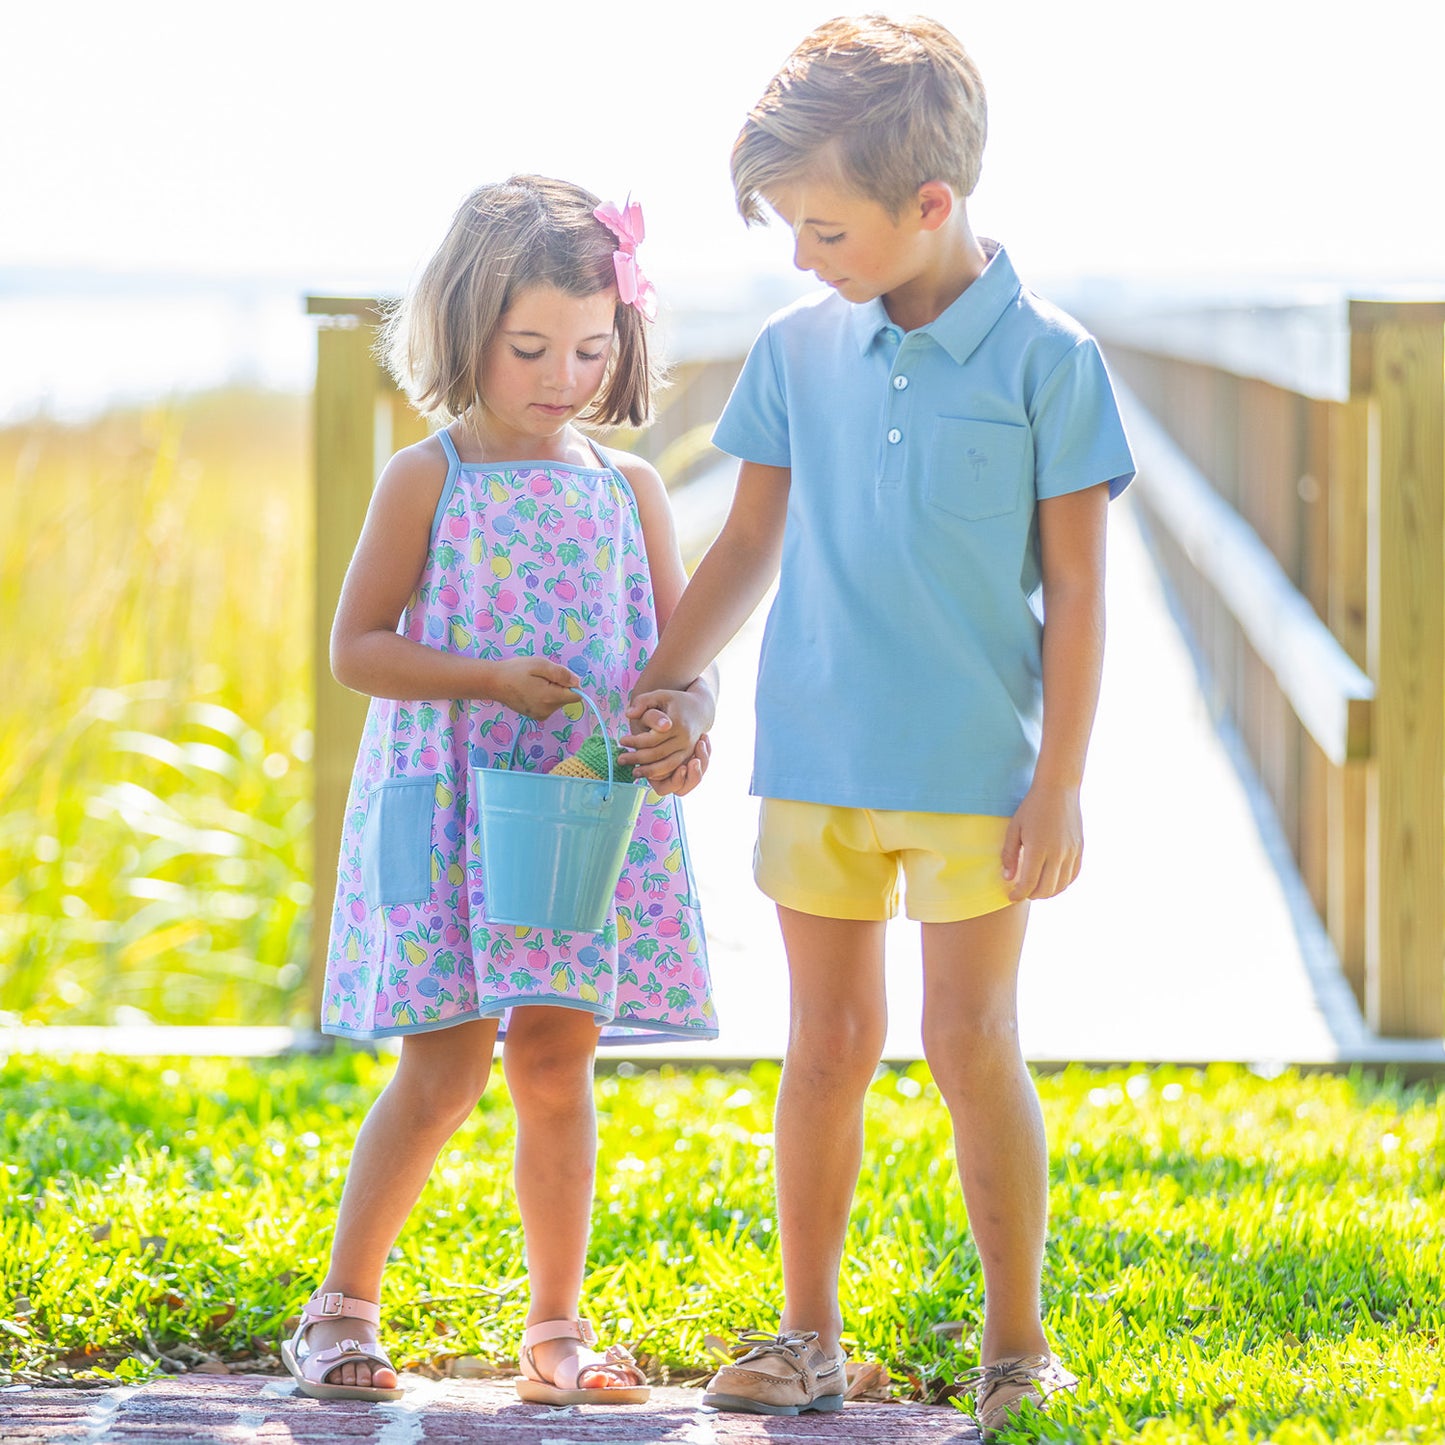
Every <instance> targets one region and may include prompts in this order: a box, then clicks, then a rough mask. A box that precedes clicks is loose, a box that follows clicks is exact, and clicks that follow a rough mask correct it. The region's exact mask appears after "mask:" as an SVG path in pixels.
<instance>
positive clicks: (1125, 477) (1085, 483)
mask: <svg viewBox="0 0 1445 1445" xmlns="http://www.w3.org/2000/svg"><path fill="white" fill-rule="evenodd" d="M1030 420H1031V423H1032V427H1033V433H1034V490H1035V492H1036V493H1037V495H1038V497H1039V498H1040V499H1041V500H1042V499H1043V498H1045V497H1062V496H1065V495H1066V494H1067V493H1069V492H1081V491H1083V490H1084V488H1086V487H1093V486H1097V485H1098V484H1099V483H1100V482H1108V484H1109V497H1110V500H1112V499H1113V498H1115V497H1117V496H1118V495H1119V493H1120V492H1122V491H1123V490H1124V488H1125V487H1127V486H1128V485H1129V483H1130V481H1132V480H1133V477H1134V458H1133V456H1132V455H1131V454H1130V451H1129V442H1128V439H1127V438H1126V437H1125V435H1124V424H1123V422H1122V421H1120V419H1119V407H1118V404H1117V403H1116V402H1115V400H1114V388H1113V386H1112V385H1111V384H1110V382H1109V373H1108V371H1107V370H1105V367H1104V358H1103V357H1102V356H1100V355H1099V348H1098V345H1097V344H1096V343H1095V341H1094V339H1093V338H1092V337H1085V338H1084V339H1083V340H1082V341H1080V342H1079V343H1078V344H1077V345H1076V346H1075V347H1074V349H1073V350H1072V351H1070V352H1069V353H1068V355H1067V356H1065V357H1064V359H1063V360H1062V361H1060V362H1059V364H1058V365H1057V366H1056V367H1055V368H1054V369H1053V371H1052V372H1051V373H1050V374H1049V376H1048V379H1047V380H1046V381H1045V382H1044V384H1043V386H1042V387H1040V388H1039V392H1038V395H1037V396H1035V398H1034V403H1033V409H1032V413H1031V417H1030Z"/></svg>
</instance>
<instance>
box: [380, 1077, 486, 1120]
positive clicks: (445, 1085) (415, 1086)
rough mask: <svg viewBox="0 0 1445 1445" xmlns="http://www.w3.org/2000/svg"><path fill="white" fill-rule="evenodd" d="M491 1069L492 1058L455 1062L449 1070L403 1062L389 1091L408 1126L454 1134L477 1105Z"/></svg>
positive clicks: (388, 1088)
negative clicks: (409, 1064)
mask: <svg viewBox="0 0 1445 1445" xmlns="http://www.w3.org/2000/svg"><path fill="white" fill-rule="evenodd" d="M490 1070H491V1060H490V1059H484V1060H478V1061H476V1062H471V1063H467V1062H463V1063H454V1064H453V1065H452V1066H450V1067H448V1068H445V1069H441V1068H432V1067H425V1066H412V1067H411V1068H407V1067H406V1066H405V1065H404V1064H403V1066H401V1067H399V1068H398V1069H397V1071H396V1074H395V1076H394V1077H393V1079H392V1081H391V1083H390V1084H388V1085H387V1092H388V1093H389V1094H391V1095H392V1097H393V1098H394V1099H395V1101H396V1102H397V1104H399V1105H400V1107H401V1109H402V1111H403V1113H404V1115H405V1118H406V1120H407V1125H408V1127H410V1128H414V1129H416V1130H418V1131H420V1132H423V1133H434V1132H435V1133H444V1134H447V1135H451V1134H453V1133H455V1132H456V1130H457V1129H459V1128H460V1127H461V1126H462V1125H463V1124H464V1123H465V1122H466V1121H467V1119H468V1117H469V1116H470V1115H471V1112H472V1110H473V1109H475V1108H476V1106H477V1101H478V1100H479V1099H480V1098H481V1097H482V1092H483V1091H484V1090H485V1089H486V1087H487V1078H488V1075H489V1073H490Z"/></svg>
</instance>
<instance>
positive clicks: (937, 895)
mask: <svg viewBox="0 0 1445 1445" xmlns="http://www.w3.org/2000/svg"><path fill="white" fill-rule="evenodd" d="M984 133H985V104H984V92H983V86H982V84H981V83H980V80H979V77H978V73H977V71H976V70H975V68H974V66H973V63H972V62H971V61H970V59H969V58H968V56H967V55H966V54H965V53H964V51H963V49H962V48H961V46H960V45H959V43H958V41H957V40H956V39H955V38H954V37H953V36H952V35H951V34H950V33H949V32H948V31H947V30H945V29H944V28H943V27H942V26H940V25H938V24H936V23H934V22H932V21H927V20H912V21H893V20H888V19H885V18H883V17H881V16H873V15H869V16H863V17H853V18H843V19H838V20H833V21H829V22H828V23H827V24H825V25H823V26H820V27H819V28H818V29H817V30H815V31H813V32H812V34H810V35H809V36H807V38H806V39H804V40H803V42H802V44H801V45H799V47H798V48H797V50H795V51H794V53H793V54H792V55H791V56H790V57H789V59H788V61H787V63H786V64H785V65H784V66H783V69H782V70H781V71H780V72H779V73H778V75H777V76H776V77H775V78H774V80H773V81H772V83H771V84H770V85H769V87H768V89H767V91H766V93H765V94H764V96H763V98H762V99H761V100H760V101H759V102H758V104H757V105H756V107H754V109H753V111H752V113H751V115H749V117H748V119H747V122H746V124H745V125H744V126H743V129H742V132H741V134H740V135H739V136H738V139H737V142H736V144H735V146H734V149H733V160H732V166H733V180H734V185H735V188H736V192H737V199H738V207H739V210H740V211H741V212H742V215H743V217H744V218H745V219H746V220H748V221H750V222H751V221H755V220H759V219H762V218H763V216H764V209H763V208H764V207H767V208H769V209H771V210H772V211H774V212H776V213H777V215H778V216H779V217H781V218H782V220H783V221H784V222H785V223H786V224H787V226H788V227H789V228H790V229H791V230H792V232H793V236H794V248H795V250H794V259H795V263H796V264H797V265H798V267H799V268H800V269H803V270H809V271H812V272H814V273H815V274H816V276H817V278H818V279H819V281H821V282H823V284H824V285H825V286H826V287H828V288H829V289H828V290H827V291H825V292H823V293H821V294H815V295H812V296H810V297H808V298H806V299H804V300H802V301H800V302H798V303H797V304H795V305H793V306H790V307H788V308H787V309H785V310H784V311H782V312H780V313H778V314H777V315H776V316H774V317H773V318H772V319H771V320H770V321H769V322H768V323H767V326H766V327H765V329H764V331H763V333H762V335H761V336H760V337H759V338H758V340H757V342H756V343H755V344H754V346H753V348H752V351H751V353H750V355H749V356H748V359H747V362H746V364H745V365H744V367H743V371H742V374H741V376H740V377H739V380H738V382H737V386H736V388H735V390H734V392H733V395H732V397H731V399H730V401H729V402H728V405H727V407H726V409H725V411H724V413H723V416H722V419H721V420H720V421H719V423H718V426H717V431H716V434H715V438H714V440H715V441H716V444H717V445H718V446H719V447H720V448H722V449H723V450H724V451H727V452H730V453H731V454H733V455H735V456H737V457H739V458H740V459H741V461H742V466H741V470H740V473H739V477H738V484H737V492H736V496H735V498H734V500H733V504H732V509H731V512H730V514H729V516H728V519H727V522H726V525H725V526H724V528H723V530H722V532H721V534H720V535H719V537H718V539H717V541H716V543H715V544H714V545H713V547H712V549H711V550H710V551H709V552H708V554H707V556H706V557H705V558H704V559H703V561H702V563H701V564H700V565H699V567H698V569H697V572H696V574H695V576H694V577H693V579H692V581H691V582H690V584H689V585H688V588H687V590H686V593H685V594H684V596H683V598H682V601H681V603H680V605H679V606H678V608H677V610H676V611H675V612H674V614H673V616H672V618H671V620H670V622H669V623H668V627H667V631H666V633H665V635H664V636H663V638H662V640H661V642H660V644H659V646H658V649H657V652H656V654H655V655H654V657H653V659H652V661H651V663H650V664H649V666H648V667H647V668H646V670H645V671H644V673H643V674H642V677H641V679H640V682H639V685H638V690H637V693H636V694H635V696H634V701H633V704H632V707H631V709H630V714H629V715H630V716H632V717H634V718H639V717H641V715H642V713H643V711H644V710H645V709H646V708H647V707H649V706H652V705H655V704H657V703H658V701H659V699H658V698H656V697H653V696H652V695H651V694H652V692H653V691H654V690H658V689H667V688H681V687H684V686H686V684H687V683H689V682H691V680H692V679H693V678H694V677H696V676H698V675H699V674H700V673H701V672H702V671H703V669H704V668H705V667H706V666H707V664H708V663H709V662H710V661H711V660H712V659H713V657H714V656H715V655H716V654H717V652H718V651H719V649H720V648H721V647H722V646H723V644H724V643H725V642H726V641H727V640H728V639H729V638H730V637H731V636H732V635H733V633H734V632H735V631H736V630H737V628H738V627H739V626H740V625H741V624H742V622H743V621H744V620H745V619H746V618H747V616H748V614H749V613H750V612H751V611H752V609H753V608H754V607H755V606H756V604H757V603H758V601H759V600H760V599H761V597H762V596H763V594H764V593H765V591H766V590H767V588H768V586H769V584H770V583H771V582H772V580H773V578H774V576H775V575H777V574H778V572H779V567H780V565H781V575H780V578H779V586H778V594H777V600H776V601H775V603H774V605H773V609H772V612H771V615H770V616H769V618H768V624H767V631H766V635H765V639H764V642H763V650H762V661H761V665H760V669H759V675H758V686H757V753H756V759H755V769H754V775H753V787H752V791H753V792H754V793H756V794H758V795H760V796H761V798H762V800H763V801H762V804H761V816H760V822H759V837H758V844H757V851H756V854H755V864H754V866H755V874H756V878H757V881H758V884H759V886H760V887H761V888H762V889H763V891H764V892H765V893H766V894H768V895H769V897H771V898H772V899H773V900H774V901H775V902H776V903H777V905H778V915H779V919H780V920H781V925H782V932H783V938H784V942H785V945H786V949H787V955H788V967H789V973H790V980H791V1029H790V1034H789V1043H788V1051H787V1058H786V1060H785V1063H784V1069H783V1078H782V1085H781V1089H780V1092H779V1097H778V1108H777V1120H776V1149H777V1192H778V1222H779V1230H780V1241H781V1248H782V1257H783V1273H784V1288H785V1301H784V1305H783V1312H782V1322H781V1327H780V1332H779V1333H778V1334H777V1336H776V1337H773V1338H769V1339H768V1340H767V1341H766V1342H765V1343H763V1344H761V1345H759V1346H758V1348H756V1349H754V1350H753V1351H751V1353H749V1354H748V1355H746V1356H745V1357H744V1358H743V1359H742V1360H740V1361H738V1362H737V1363H736V1364H734V1365H730V1366H728V1367H727V1368H725V1369H723V1370H720V1371H719V1372H718V1373H717V1375H716V1376H715V1377H714V1379H713V1380H712V1382H711V1384H710V1386H709V1390H708V1393H707V1395H706V1397H705V1403H707V1404H710V1405H715V1406H717V1407H718V1408H720V1409H727V1410H744V1411H754V1412H758V1413H764V1414H797V1413H798V1412H799V1411H804V1410H835V1409H839V1408H841V1406H842V1402H843V1392H844V1388H845V1374H844V1370H843V1358H844V1357H843V1354H842V1351H841V1345H840V1336H841V1333H842V1328H843V1321H842V1317H841V1314H840V1311H839V1305H838V1272H839V1268H840V1265H841V1261H842V1253H843V1245H844V1235H845V1231H846V1228H847V1223H848V1213H849V1207H850V1202H851V1199H852V1195H853V1190H854V1187H855V1185H856V1183H857V1176H858V1169H859V1165H860V1160H861V1152H862V1128H863V1101H864V1094H865V1092H866V1091H867V1088H868V1085H869V1083H870V1081H871V1079H872V1077H873V1071H874V1068H875V1066H876V1065H877V1063H878V1059H879V1055H880V1053H881V1050H882V1046H883V1039H884V1031H885V1022H886V1012H885V1010H886V1004H885V999H884V989H883V941H884V926H885V920H886V919H888V918H889V917H890V916H891V915H892V914H893V913H894V912H895V911H896V909H897V904H898V874H899V870H900V868H901V870H902V872H903V875H904V878H905V879H906V883H907V909H908V916H909V917H910V918H915V919H919V920H921V921H922V925H923V966H924V972H925V980H924V984H925V1005H924V1018H923V1045H924V1052H925V1054H926V1056H927V1059H928V1063H929V1066H930V1068H931V1070H932V1074H933V1078H934V1081H935V1082H936V1084H937V1085H938V1088H939V1090H940V1092H941V1094H942V1096H943V1098H944V1101H945V1103H946V1104H947V1107H948V1109H949V1112H950V1115H951V1117H952V1121H953V1126H954V1137H955V1143H956V1147H957V1155H958V1163H959V1170H960V1173H961V1175H962V1183H963V1192H964V1199H965V1202H966V1204H967V1208H968V1218H969V1222H970V1225H971V1227H972V1229H973V1233H974V1238H975V1240H976V1243H977V1246H978V1252H979V1256H980V1259H981V1261H982V1265H983V1272H984V1285H985V1323H984V1330H983V1339H982V1369H981V1371H980V1372H979V1373H978V1379H977V1391H976V1408H977V1411H978V1415H979V1418H980V1421H981V1423H982V1425H983V1427H984V1429H985V1431H986V1432H992V1431H994V1430H996V1429H998V1428H1000V1427H1002V1426H1003V1425H1005V1424H1006V1423H1007V1422H1008V1420H1009V1418H1010V1417H1011V1416H1012V1415H1013V1414H1014V1413H1015V1412H1016V1411H1017V1410H1018V1409H1019V1408H1020V1404H1021V1402H1022V1401H1024V1400H1032V1401H1034V1402H1035V1403H1040V1402H1042V1401H1043V1400H1044V1399H1045V1398H1046V1397H1047V1396H1048V1395H1049V1394H1050V1393H1051V1392H1053V1391H1055V1390H1058V1389H1063V1388H1067V1387H1071V1386H1072V1385H1074V1384H1076V1383H1077V1382H1076V1380H1075V1379H1074V1377H1073V1376H1072V1375H1070V1374H1068V1373H1067V1372H1066V1371H1065V1370H1064V1368H1063V1367H1062V1365H1060V1364H1059V1362H1058V1361H1057V1360H1055V1359H1054V1358H1053V1355H1052V1352H1051V1350H1050V1346H1049V1342H1048V1340H1047V1339H1046V1338H1045V1336H1044V1332H1043V1326H1042V1323H1041V1318H1040V1316H1041V1310H1040V1299H1039V1293H1040V1273H1041V1269H1042V1259H1043V1249H1044V1235H1045V1220H1046V1211H1047V1198H1048V1155H1047V1147H1046V1143H1045V1139H1044V1131H1043V1121H1042V1116H1041V1114H1040V1111H1039V1105H1038V1100H1037V1097H1036V1095H1035V1093H1034V1089H1033V1084H1032V1081H1031V1080H1030V1078H1029V1074H1028V1071H1027V1069H1026V1067H1025V1064H1024V1061H1023V1057H1022V1054H1021V1053H1020V1049H1019V1042H1018V1031H1017V1023H1016V1005H1015V998H1016V979H1017V971H1018V962H1019V953H1020V949H1021V946H1022V943H1023V937H1024V925H1025V922H1026V920H1027V917H1028V909H1029V900H1031V899H1035V898H1048V897H1051V896H1053V895H1054V894H1056V893H1059V892H1061V891H1062V890H1063V889H1064V888H1066V887H1068V885H1069V884H1070V883H1071V882H1073V880H1074V878H1075V876H1076V875H1077V874H1078V871H1079V863H1080V858H1081V855H1082V848H1083V831H1082V825H1081V819H1080V811H1079V785H1080V781H1081V777H1082V773H1083V767H1084V754H1085V751H1086V748H1087V744H1088V738H1089V731H1090V728H1091V726H1092V723H1093V716H1094V708H1095V703H1096V700H1097V696H1098V686H1099V673H1100V666H1101V660H1102V649H1103V636H1104V600H1103V567H1104V522H1105V510H1106V506H1107V503H1108V501H1109V499H1110V497H1111V496H1114V495H1117V494H1118V493H1119V492H1120V491H1122V490H1123V488H1124V487H1125V486H1126V485H1127V483H1128V481H1129V479H1130V477H1131V476H1132V475H1133V462H1132V460H1131V458H1130V455H1129V449H1128V445H1127V443H1126V441H1125V438H1124V434H1123V430H1122V428H1121V426H1120V424H1119V419H1118V415H1117V412H1116V410H1115V406H1114V400H1113V395H1112V392H1111V390H1110V386H1109V381H1108V377H1107V375H1106V374H1105V370H1104V366H1103V362H1102V360H1101V359H1100V356H1099V353H1098V350H1097V348H1096V346H1095V344H1094V342H1093V341H1092V340H1091V339H1090V338H1089V337H1088V336H1087V335H1086V334H1085V333H1084V332H1083V331H1082V330H1081V329H1080V327H1079V326H1078V325H1077V324H1076V323H1075V322H1074V321H1072V320H1071V319H1070V318H1069V317H1067V316H1065V315H1063V314H1062V313H1061V312H1059V311H1057V310H1056V309H1054V308H1053V307H1051V306H1049V305H1048V304H1047V303H1046V302H1044V301H1041V300H1040V299H1039V298H1038V297H1036V296H1034V295H1033V294H1032V293H1031V292H1029V291H1027V290H1025V289H1023V288H1022V287H1021V286H1020V284H1019V281H1018V278H1017V277H1016V276H1015V274H1014V271H1013V268H1012V266H1011V265H1010V264H1009V260H1008V257H1007V256H1006V255H1005V254H1004V252H1003V250H1002V249H1001V248H1000V247H998V246H997V245H996V244H994V243H993V242H990V241H983V240H980V239H978V238H976V237H975V235H974V233H973V231H972V229H971V228H970V225H969V220H968V215H967V212H966V209H965V206H964V198H965V197H966V196H968V195H969V194H970V193H971V192H972V190H973V188H974V184H975V182H976V181H977V178H978V170H979V162H980V157H981V152H982V149H983V142H984ZM1040 602H1041V604H1042V605H1041V608H1040ZM1041 614H1042V617H1043V618H1044V619H1046V621H1045V622H1043V623H1041V622H1040V615H1041ZM627 741H628V742H629V743H631V744H632V745H633V746H634V747H635V749H636V751H635V753H634V754H632V755H631V757H630V758H629V760H633V761H639V762H641V763H642V764H643V765H645V766H647V765H655V766H656V767H657V768H658V770H659V771H660V772H661V771H664V770H666V769H667V768H668V767H669V766H670V765H671V762H672V761H675V760H672V759H671V758H670V753H671V752H672V751H673V750H674V747H673V746H670V745H669V744H668V741H667V739H666V736H665V734H664V733H661V732H658V731H652V732H638V733H637V735H636V736H635V737H634V738H632V739H628V740H627Z"/></svg>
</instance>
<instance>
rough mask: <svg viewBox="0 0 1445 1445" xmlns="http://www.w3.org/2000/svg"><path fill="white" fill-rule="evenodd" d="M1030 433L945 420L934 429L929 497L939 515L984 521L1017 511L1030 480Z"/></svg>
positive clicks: (952, 418)
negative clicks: (946, 513) (947, 513)
mask: <svg viewBox="0 0 1445 1445" xmlns="http://www.w3.org/2000/svg"><path fill="white" fill-rule="evenodd" d="M1029 442H1030V437H1029V429H1028V428H1027V427H1026V426H1015V425H1013V424H1012V423H1011V422H1002V421H973V420H972V419H970V418H968V417H961V416H941V417H939V418H938V419H937V420H936V421H935V422H934V424H933V455H932V456H931V457H930V459H929V460H930V462H931V465H930V467H929V469H928V484H927V496H928V500H929V502H930V504H931V505H933V506H935V507H937V508H939V510H940V511H944V512H950V513H952V514H953V515H954V516H955V517H962V518H963V520H964V521H965V522H981V521H983V519H984V518H985V517H1001V516H1003V515H1004V514H1005V513H1007V512H1012V511H1015V510H1016V509H1017V507H1018V505H1019V503H1020V502H1021V501H1022V499H1023V489H1024V483H1025V482H1026V481H1027V480H1028V477H1029Z"/></svg>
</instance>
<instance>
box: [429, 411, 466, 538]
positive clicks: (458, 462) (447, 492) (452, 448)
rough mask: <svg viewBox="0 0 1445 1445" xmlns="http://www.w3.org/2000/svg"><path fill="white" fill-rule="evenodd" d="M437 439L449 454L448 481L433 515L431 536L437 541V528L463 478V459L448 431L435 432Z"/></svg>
mask: <svg viewBox="0 0 1445 1445" xmlns="http://www.w3.org/2000/svg"><path fill="white" fill-rule="evenodd" d="M434 435H435V436H436V439H437V440H438V441H439V442H440V443H441V444H442V450H443V451H444V452H445V453H446V454H447V479H446V481H444V482H443V483H442V493H441V496H439V497H438V498H437V504H436V510H435V511H434V512H433V513H432V518H431V534H432V539H433V541H435V539H436V534H437V528H438V527H439V526H441V520H442V517H443V515H444V514H445V513H446V509H447V503H448V502H450V501H451V499H452V493H453V492H455V491H456V489H457V478H458V477H459V476H461V472H462V459H461V457H459V456H458V455H457V444H456V443H455V442H454V441H453V440H452V439H451V436H450V435H449V434H448V432H447V429H446V428H445V427H442V428H441V429H440V430H439V431H437V432H435V433H434Z"/></svg>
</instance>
